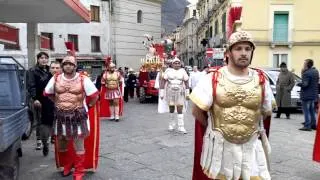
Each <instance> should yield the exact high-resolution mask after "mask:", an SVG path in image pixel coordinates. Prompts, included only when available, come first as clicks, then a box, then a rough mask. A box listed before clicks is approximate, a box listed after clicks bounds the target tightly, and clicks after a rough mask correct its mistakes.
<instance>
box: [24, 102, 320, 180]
mask: <svg viewBox="0 0 320 180" xmlns="http://www.w3.org/2000/svg"><path fill="white" fill-rule="evenodd" d="M124 114H125V115H124V117H123V118H122V120H121V121H120V122H111V121H108V120H101V123H100V125H101V133H100V134H101V137H100V139H101V140H100V161H99V168H98V170H97V172H95V173H88V174H87V175H86V177H85V179H87V180H147V179H148V180H150V179H154V180H158V179H159V180H191V175H192V166H193V148H194V147H193V144H194V119H193V118H192V116H191V113H190V109H189V110H188V112H187V113H186V114H185V124H186V129H187V131H188V134H186V135H182V134H179V133H175V132H168V131H167V125H168V120H167V119H168V115H167V114H158V113H157V105H156V104H152V103H150V104H139V102H138V101H137V100H131V101H130V102H129V103H126V104H125V113H124ZM283 117H284V115H283ZM302 121H303V116H302V114H301V113H297V114H294V115H292V116H291V119H290V120H287V119H285V118H283V119H273V120H272V126H271V136H270V142H271V146H272V155H271V169H272V170H271V174H272V179H274V180H319V179H320V164H317V163H314V162H312V160H311V159H312V148H313V143H314V136H315V131H312V132H302V131H299V130H298V129H299V128H300V127H301V126H302V125H301V122H302ZM34 147H35V138H34V137H32V138H31V140H28V141H25V142H23V152H24V154H23V157H22V158H21V161H20V162H21V167H20V179H21V180H44V179H57V180H58V179H61V180H68V179H72V177H71V176H70V177H66V178H62V177H61V176H60V174H59V173H58V171H57V169H56V167H55V161H54V156H53V148H52V147H51V148H50V149H51V150H50V154H49V156H48V157H43V156H42V152H41V151H36V150H35V149H34Z"/></svg>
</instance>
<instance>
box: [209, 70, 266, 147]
mask: <svg viewBox="0 0 320 180" xmlns="http://www.w3.org/2000/svg"><path fill="white" fill-rule="evenodd" d="M261 98H262V88H261V85H260V84H259V76H258V75H254V76H251V78H250V79H248V80H247V81H246V82H241V83H239V82H233V81H231V80H230V79H228V78H227V76H225V74H224V72H221V73H219V78H218V82H217V87H216V97H215V98H214V105H213V106H212V108H213V109H212V111H213V118H212V124H213V125H214V126H213V127H214V128H213V129H215V130H218V131H220V132H221V133H222V135H223V137H224V138H225V139H226V140H227V141H229V142H231V143H236V144H242V143H245V142H247V141H249V140H250V138H251V136H252V135H253V134H255V133H256V132H257V131H258V126H259V121H260V118H261V106H262V102H261V101H262V99H261Z"/></svg>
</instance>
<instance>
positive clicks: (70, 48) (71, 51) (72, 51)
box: [64, 42, 76, 57]
mask: <svg viewBox="0 0 320 180" xmlns="http://www.w3.org/2000/svg"><path fill="white" fill-rule="evenodd" d="M64 44H65V45H66V48H67V54H68V55H70V56H74V57H75V56H76V50H75V48H74V44H73V42H65V43H64Z"/></svg>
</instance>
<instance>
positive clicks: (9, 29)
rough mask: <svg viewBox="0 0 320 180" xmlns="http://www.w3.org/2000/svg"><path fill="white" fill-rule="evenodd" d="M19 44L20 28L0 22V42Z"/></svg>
mask: <svg viewBox="0 0 320 180" xmlns="http://www.w3.org/2000/svg"><path fill="white" fill-rule="evenodd" d="M1 42H3V43H8V44H14V45H17V44H19V29H17V28H15V27H13V26H10V25H8V24H3V23H0V43H1Z"/></svg>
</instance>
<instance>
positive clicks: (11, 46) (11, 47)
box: [4, 41, 21, 50]
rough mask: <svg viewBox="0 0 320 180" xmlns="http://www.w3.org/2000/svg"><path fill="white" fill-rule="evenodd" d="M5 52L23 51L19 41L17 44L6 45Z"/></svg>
mask: <svg viewBox="0 0 320 180" xmlns="http://www.w3.org/2000/svg"><path fill="white" fill-rule="evenodd" d="M4 50H21V49H20V45H19V41H18V43H17V44H7V43H5V44H4Z"/></svg>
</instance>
